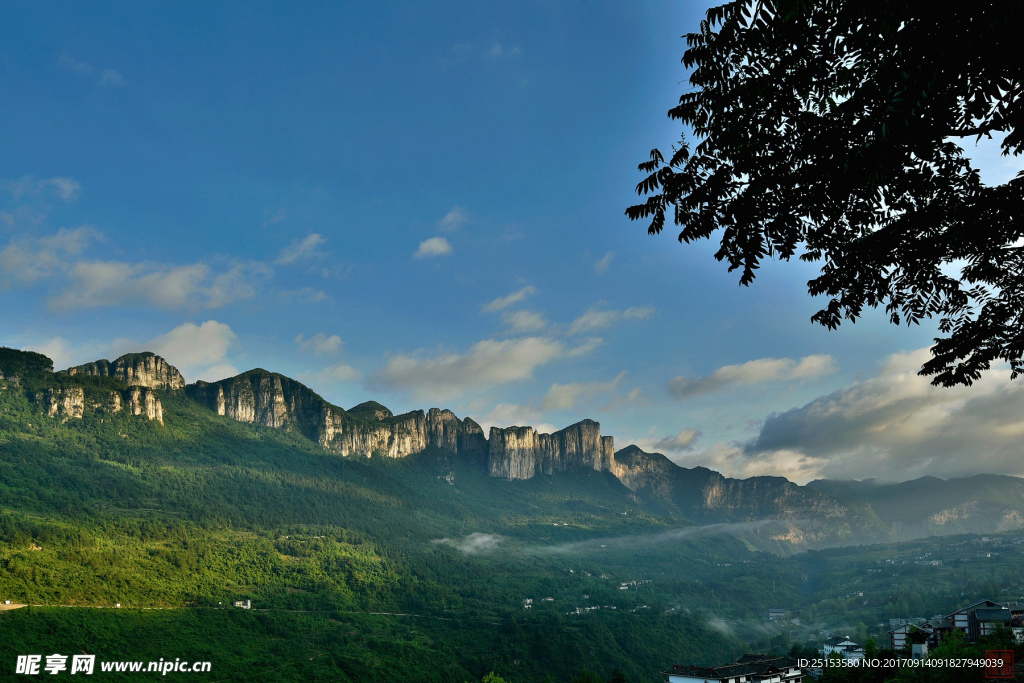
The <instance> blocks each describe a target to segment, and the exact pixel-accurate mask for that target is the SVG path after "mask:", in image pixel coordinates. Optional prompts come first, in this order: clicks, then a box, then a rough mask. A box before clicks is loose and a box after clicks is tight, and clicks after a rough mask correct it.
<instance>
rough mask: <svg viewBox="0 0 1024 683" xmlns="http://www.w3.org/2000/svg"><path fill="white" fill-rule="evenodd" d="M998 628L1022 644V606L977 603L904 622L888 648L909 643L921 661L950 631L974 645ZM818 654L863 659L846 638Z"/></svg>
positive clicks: (830, 642) (836, 639)
mask: <svg viewBox="0 0 1024 683" xmlns="http://www.w3.org/2000/svg"><path fill="white" fill-rule="evenodd" d="M901 621H902V620H901ZM999 628H1007V629H1010V631H1011V632H1012V633H1013V635H1014V638H1015V639H1016V641H1017V642H1018V643H1024V603H1020V602H993V601H991V600H979V601H978V602H976V603H974V604H971V605H968V606H967V607H964V608H962V609H958V610H957V611H955V612H951V613H950V614H946V615H938V616H935V617H932V618H931V619H929V620H927V621H923V620H922V621H921V622H920V623H913V622H910V621H904V622H903V623H901V624H899V625H897V626H896V627H895V628H893V629H892V630H891V631H889V647H890V648H891V649H892V650H895V651H896V652H900V651H902V650H903V648H904V647H906V645H907V644H908V643H909V644H910V647H911V653H912V654H911V656H912V657H913V658H915V659H923V658H924V657H926V656H928V649H929V648H933V647H936V646H938V645H939V644H940V643H941V642H942V640H943V639H944V638H945V637H946V636H947V635H948V634H949V633H951V632H953V631H960V632H962V633H963V634H964V636H965V637H966V638H967V641H968V642H975V641H977V640H978V639H979V638H982V637H984V636H987V635H991V634H993V633H995V632H996V630H998V629H999ZM821 654H822V656H824V657H826V658H827V657H829V656H831V655H832V654H836V655H839V656H840V657H842V658H843V659H863V658H864V648H863V646H861V645H859V644H858V643H855V642H853V641H852V640H850V639H849V638H840V637H834V638H829V639H828V640H827V641H825V645H824V647H823V648H822V650H821Z"/></svg>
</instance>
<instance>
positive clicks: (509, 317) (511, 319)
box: [501, 310, 548, 334]
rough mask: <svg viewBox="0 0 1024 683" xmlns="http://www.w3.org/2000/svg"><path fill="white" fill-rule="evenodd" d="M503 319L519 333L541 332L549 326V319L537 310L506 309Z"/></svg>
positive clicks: (513, 330)
mask: <svg viewBox="0 0 1024 683" xmlns="http://www.w3.org/2000/svg"><path fill="white" fill-rule="evenodd" d="M501 320H502V322H504V323H505V324H506V325H508V326H509V328H510V330H511V331H512V332H515V333H517V334H522V333H528V332H540V331H541V330H543V329H544V328H546V327H547V326H548V321H547V320H545V319H544V316H543V315H541V314H540V313H537V312H536V311H526V310H521V311H505V312H504V313H502V314H501Z"/></svg>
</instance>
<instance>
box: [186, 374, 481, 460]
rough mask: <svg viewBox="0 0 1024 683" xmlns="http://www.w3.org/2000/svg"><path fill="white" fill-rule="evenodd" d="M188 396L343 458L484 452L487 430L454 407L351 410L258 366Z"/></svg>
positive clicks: (195, 387) (196, 387)
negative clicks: (286, 432)
mask: <svg viewBox="0 0 1024 683" xmlns="http://www.w3.org/2000/svg"><path fill="white" fill-rule="evenodd" d="M185 392H186V394H187V395H188V396H190V397H191V398H193V399H194V400H196V401H198V402H199V403H201V404H203V405H205V406H206V407H208V408H209V409H210V410H212V411H214V412H216V413H217V414H218V415H224V416H225V417H229V418H231V419H233V420H239V421H240V422H248V423H250V424H258V425H262V426H265V427H275V428H278V429H288V430H292V429H293V430H296V431H298V432H299V433H301V434H303V435H305V436H306V437H307V438H309V439H311V440H313V441H315V442H317V443H318V444H320V446H322V447H323V448H325V449H327V450H329V451H331V452H334V453H338V454H340V455H343V456H350V455H363V456H370V455H373V454H380V455H385V456H387V457H391V458H401V457H405V456H407V455H412V454H413V453H418V452H420V451H422V450H424V449H426V448H427V447H428V446H436V447H438V448H443V449H445V450H448V451H451V452H452V453H456V454H459V453H463V454H466V455H470V456H482V455H483V454H485V453H486V440H485V439H484V437H483V430H482V429H481V428H480V425H478V424H477V423H476V422H474V421H473V420H470V419H469V418H466V419H465V420H459V418H458V417H456V416H455V414H454V413H452V412H451V411H450V410H438V409H437V408H432V409H431V410H430V411H429V412H427V413H424V412H423V411H422V410H416V411H413V412H411V413H406V414H404V415H397V416H396V415H393V414H392V413H391V411H390V410H388V409H387V408H385V407H384V406H382V405H380V404H379V403H375V402H372V401H371V402H367V403H363V404H360V405H359V406H356V407H355V408H354V409H353V411H352V412H348V411H345V410H343V409H341V408H339V407H337V406H335V405H332V404H330V403H328V402H327V401H326V400H324V399H323V398H322V397H321V396H320V395H318V394H317V393H316V392H314V391H313V390H311V389H310V388H308V387H306V386H305V385H303V384H301V383H299V382H296V381H295V380H293V379H289V378H288V377H285V376H283V375H279V374H277V373H272V372H267V371H266V370H262V369H256V370H250V371H249V372H246V373H243V374H241V375H238V376H236V377H231V378H229V379H225V380H221V381H219V382H196V383H195V384H190V385H188V386H187V387H186V388H185Z"/></svg>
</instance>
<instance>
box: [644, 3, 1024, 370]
mask: <svg viewBox="0 0 1024 683" xmlns="http://www.w3.org/2000/svg"><path fill="white" fill-rule="evenodd" d="M1022 24H1024V3H1021V2H1019V1H1018V0H989V1H985V0H982V1H981V2H972V3H959V4H956V5H953V6H950V7H949V8H948V9H947V8H946V7H943V9H942V11H939V10H938V9H937V7H936V5H935V4H934V3H932V2H926V1H925V0H910V1H908V2H894V1H893V0H886V1H883V2H877V1H876V0H734V1H733V2H729V3H727V4H725V5H722V6H720V7H715V8H712V9H710V10H708V13H707V19H706V20H705V21H702V22H701V25H700V31H699V32H696V33H689V34H687V36H686V40H687V45H688V49H687V50H686V52H685V53H684V55H683V63H684V64H685V65H686V66H687V67H689V68H692V69H693V72H692V75H691V77H690V84H691V85H692V86H693V88H692V90H691V91H690V92H686V93H684V94H683V95H682V97H681V98H680V100H679V105H678V106H676V107H674V108H673V109H671V110H670V111H669V116H670V117H672V118H674V119H678V120H679V121H681V122H682V123H683V124H684V126H685V127H689V128H690V129H692V133H693V136H694V137H695V139H696V140H697V144H696V146H695V147H693V148H692V149H691V146H690V144H689V143H687V142H686V138H685V134H684V139H683V142H682V143H681V144H680V145H679V146H678V147H677V148H675V150H674V154H673V155H672V156H671V158H670V159H669V160H668V162H667V163H666V160H665V157H664V156H663V155H662V153H661V152H660V151H659V150H657V149H655V150H653V151H652V152H651V156H650V160H649V161H647V162H645V163H643V164H641V165H640V170H641V171H643V172H645V173H646V174H647V176H646V178H645V179H644V180H643V181H642V182H640V184H639V185H638V186H637V192H638V194H640V195H650V196H649V197H648V198H647V200H646V202H645V203H643V204H639V205H636V206H632V207H630V208H629V209H627V211H626V215H627V216H629V218H630V219H632V220H638V219H649V220H650V225H649V229H648V232H649V233H651V234H656V233H660V232H661V231H662V229H663V228H664V226H665V222H666V214H669V213H670V215H671V219H672V220H674V222H675V223H676V224H677V225H679V226H681V227H682V231H681V232H680V233H679V240H680V241H681V242H692V241H694V240H698V239H709V238H711V236H712V234H713V233H716V232H718V231H721V243H720V248H719V250H718V251H717V253H716V254H715V257H716V258H717V259H718V260H720V261H726V262H727V263H728V264H729V270H730V271H732V270H737V269H739V270H741V273H742V274H741V276H740V283H741V284H743V285H749V284H750V283H751V282H752V281H753V280H754V277H755V273H756V270H757V268H758V267H759V265H760V262H761V261H762V260H763V259H764V258H766V257H777V258H780V259H783V260H789V259H790V258H792V257H793V256H796V255H799V258H800V259H801V260H804V261H810V262H823V264H822V267H821V272H820V274H819V276H818V277H816V278H814V279H812V280H810V281H809V282H808V290H809V292H810V293H811V294H812V295H825V296H827V297H828V304H827V305H826V306H825V307H824V308H823V309H822V310H820V311H818V312H817V313H816V314H814V316H812V318H811V319H812V320H813V321H815V322H818V323H820V324H822V325H824V326H826V327H828V328H830V329H835V328H836V327H837V326H838V325H839V324H840V323H841V322H842V320H843V319H848V320H850V321H856V320H857V318H858V317H860V315H861V314H862V311H863V309H864V307H866V306H867V307H884V309H885V310H886V312H887V313H888V315H889V317H890V320H891V321H892V322H893V323H894V324H899V323H901V322H906V323H908V324H910V323H918V322H919V321H920V320H922V319H924V318H930V317H933V316H934V317H938V318H939V319H940V325H939V329H940V332H941V334H943V335H945V336H943V337H940V338H937V339H936V343H935V346H934V347H933V348H932V355H933V358H932V359H931V360H929V361H928V362H927V363H926V364H925V365H924V367H923V368H922V370H921V374H923V375H933V376H934V378H933V380H932V381H933V383H934V384H942V385H945V386H952V385H956V384H968V385H969V384H971V383H972V382H973V381H974V380H976V379H978V378H979V377H980V375H981V373H982V372H983V371H984V370H986V369H988V368H989V367H990V364H991V363H992V362H993V361H996V360H998V359H1002V360H1005V361H1007V362H1008V363H1009V364H1010V366H1011V369H1012V376H1013V377H1016V376H1017V375H1019V374H1020V373H1021V372H1024V247H1022V246H1021V245H1020V243H1019V241H1020V240H1021V238H1022V237H1024V173H1022V174H1018V175H1017V177H1016V178H1014V179H1012V180H1010V181H1008V182H1006V183H1004V184H1002V185H997V186H986V185H984V184H983V183H982V181H981V178H980V175H979V173H978V172H977V170H976V169H974V168H972V166H971V163H970V160H969V159H968V158H967V157H966V156H965V154H964V150H963V149H962V148H961V147H960V146H959V145H958V144H956V143H955V142H953V140H954V139H956V138H974V139H980V138H981V137H982V136H989V137H991V136H992V135H993V134H1005V137H1004V138H1003V140H1002V143H1001V145H1002V153H1003V154H1004V155H1006V154H1014V155H1017V154H1020V153H1021V152H1022V151H1024V138H1022V131H1021V126H1020V123H1021V121H1022V119H1024V79H1022V70H1021V68H1020V57H1019V54H1017V51H1018V48H1017V47H1014V46H1015V45H1016V44H1017V40H1018V38H1017V33H1018V31H1019V27H1020V26H1021V25H1022ZM960 266H962V271H961V272H960V273H959V275H957V274H955V272H953V271H955V270H956V269H957V268H958V267H960Z"/></svg>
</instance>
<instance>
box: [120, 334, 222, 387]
mask: <svg viewBox="0 0 1024 683" xmlns="http://www.w3.org/2000/svg"><path fill="white" fill-rule="evenodd" d="M237 342H238V335H236V334H235V333H234V331H233V330H232V329H231V327H230V326H229V325H226V324H224V323H222V322H218V321H216V320H207V321H206V322H204V323H202V324H199V325H196V324H195V323H191V322H189V323H183V324H181V325H178V326H177V327H175V328H174V329H173V330H171V331H170V332H167V333H166V334H162V335H160V336H159V337H156V338H155V339H151V340H150V341H148V342H145V343H143V344H141V345H140V344H137V343H135V342H131V341H128V340H120V341H118V342H116V344H115V345H116V346H118V347H120V348H121V349H123V350H122V353H123V352H127V351H139V350H142V349H145V350H148V351H152V352H153V353H155V354H157V355H159V356H163V357H164V358H165V359H166V360H167V362H168V363H170V364H171V365H173V366H174V367H176V368H178V370H180V371H181V373H182V374H183V375H184V376H185V378H186V379H188V380H189V381H193V380H196V379H202V380H205V381H207V382H213V381H216V380H219V379H224V378H225V377H232V376H234V375H237V374H238V370H237V368H235V366H234V365H232V364H231V363H229V362H228V361H227V355H228V350H229V349H231V348H232V347H233V346H235V345H236V344H237Z"/></svg>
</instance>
